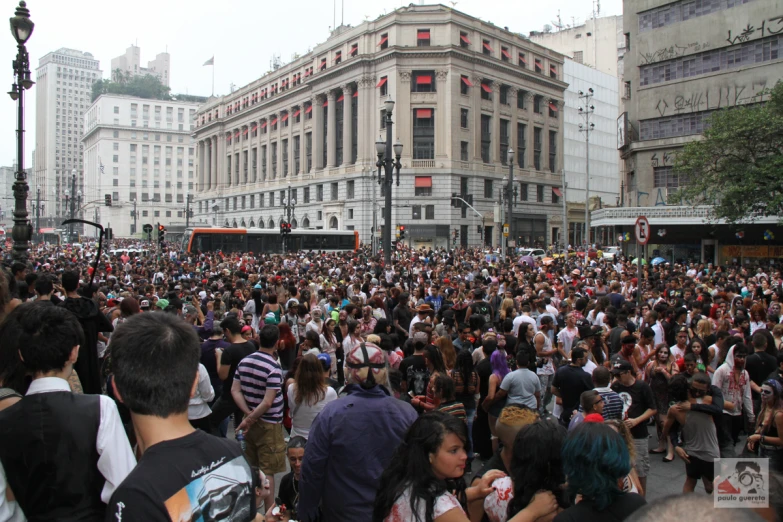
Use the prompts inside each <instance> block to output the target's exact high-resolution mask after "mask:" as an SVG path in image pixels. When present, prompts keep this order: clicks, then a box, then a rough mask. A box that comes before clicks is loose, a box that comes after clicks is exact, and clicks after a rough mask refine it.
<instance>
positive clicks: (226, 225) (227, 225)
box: [225, 220, 231, 228]
mask: <svg viewBox="0 0 783 522" xmlns="http://www.w3.org/2000/svg"><path fill="white" fill-rule="evenodd" d="M230 226H231V225H229V224H228V220H226V224H225V227H226V228H228V227H230Z"/></svg>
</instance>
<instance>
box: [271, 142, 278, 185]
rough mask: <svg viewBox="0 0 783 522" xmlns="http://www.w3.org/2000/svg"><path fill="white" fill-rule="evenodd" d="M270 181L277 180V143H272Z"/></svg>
mask: <svg viewBox="0 0 783 522" xmlns="http://www.w3.org/2000/svg"><path fill="white" fill-rule="evenodd" d="M272 179H277V143H272Z"/></svg>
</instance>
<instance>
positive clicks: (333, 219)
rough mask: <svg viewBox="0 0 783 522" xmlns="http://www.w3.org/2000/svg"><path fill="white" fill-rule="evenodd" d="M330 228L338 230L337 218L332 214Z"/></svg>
mask: <svg viewBox="0 0 783 522" xmlns="http://www.w3.org/2000/svg"><path fill="white" fill-rule="evenodd" d="M329 228H330V229H331V230H337V218H336V217H334V216H332V217H331V218H329Z"/></svg>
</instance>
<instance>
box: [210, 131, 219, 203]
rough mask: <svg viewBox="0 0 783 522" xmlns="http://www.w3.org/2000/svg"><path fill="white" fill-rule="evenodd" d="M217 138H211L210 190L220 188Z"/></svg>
mask: <svg viewBox="0 0 783 522" xmlns="http://www.w3.org/2000/svg"><path fill="white" fill-rule="evenodd" d="M217 142H218V138H217V136H212V137H211V138H209V189H210V190H217V188H218V166H217V158H218V151H217V147H218V145H217Z"/></svg>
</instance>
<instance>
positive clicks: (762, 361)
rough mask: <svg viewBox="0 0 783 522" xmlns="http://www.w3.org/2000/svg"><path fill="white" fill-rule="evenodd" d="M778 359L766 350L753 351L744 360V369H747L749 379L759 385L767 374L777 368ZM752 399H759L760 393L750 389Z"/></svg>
mask: <svg viewBox="0 0 783 522" xmlns="http://www.w3.org/2000/svg"><path fill="white" fill-rule="evenodd" d="M777 368H778V360H777V358H776V357H773V356H772V355H770V354H768V353H767V352H754V353H753V354H751V355H748V358H747V359H746V360H745V369H746V370H748V375H749V376H750V380H751V381H753V382H755V383H756V384H757V385H758V386H761V385H762V384H763V383H764V381H765V380H766V379H767V376H768V375H769V374H770V373H772V372H774V371H775V370H777ZM751 395H752V396H753V400H759V399H760V398H761V394H759V393H757V392H755V391H753V390H751Z"/></svg>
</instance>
